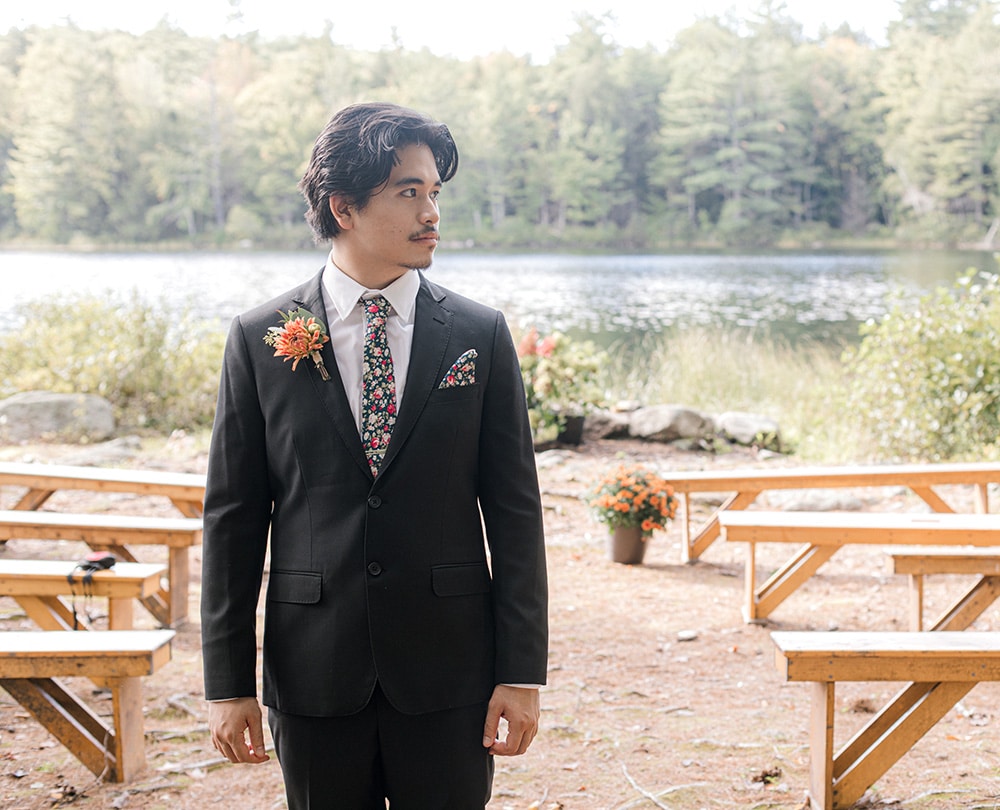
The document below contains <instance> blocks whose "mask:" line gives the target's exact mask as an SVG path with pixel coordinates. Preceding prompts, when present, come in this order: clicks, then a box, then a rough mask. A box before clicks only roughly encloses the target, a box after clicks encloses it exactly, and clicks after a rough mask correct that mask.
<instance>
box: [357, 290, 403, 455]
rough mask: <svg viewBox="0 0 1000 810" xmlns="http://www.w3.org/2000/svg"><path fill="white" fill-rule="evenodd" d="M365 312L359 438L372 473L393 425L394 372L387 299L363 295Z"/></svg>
mask: <svg viewBox="0 0 1000 810" xmlns="http://www.w3.org/2000/svg"><path fill="white" fill-rule="evenodd" d="M360 303H361V307H362V309H364V312H365V347H364V356H363V364H362V368H361V441H362V442H363V443H364V447H365V455H366V456H368V466H369V467H371V470H372V475H378V469H379V466H380V465H381V464H382V458H383V456H385V449H386V447H388V445H389V437H390V436H391V435H392V427H393V425H395V424H396V375H395V373H394V372H393V369H392V355H390V354H389V341H388V339H387V338H386V333H385V324H386V320H387V319H388V317H389V302H388V301H386V299H385V298H383V297H382V296H381V295H378V296H375V297H374V298H368V299H365V298H362V299H361V302H360Z"/></svg>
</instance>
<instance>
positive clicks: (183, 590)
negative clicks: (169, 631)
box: [167, 547, 191, 627]
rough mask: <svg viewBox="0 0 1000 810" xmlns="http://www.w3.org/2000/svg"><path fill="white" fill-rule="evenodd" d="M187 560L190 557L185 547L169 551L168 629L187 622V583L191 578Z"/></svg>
mask: <svg viewBox="0 0 1000 810" xmlns="http://www.w3.org/2000/svg"><path fill="white" fill-rule="evenodd" d="M189 560H190V555H189V554H188V549H187V548H186V547H185V548H171V549H170V550H169V559H168V561H167V570H168V574H169V577H170V592H169V593H168V594H167V599H168V600H169V609H170V615H169V622H170V624H169V626H170V627H179V626H180V625H182V624H184V622H186V621H187V616H188V581H189V580H190V578H191V571H190V563H189Z"/></svg>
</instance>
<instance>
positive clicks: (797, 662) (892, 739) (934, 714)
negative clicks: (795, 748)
mask: <svg viewBox="0 0 1000 810" xmlns="http://www.w3.org/2000/svg"><path fill="white" fill-rule="evenodd" d="M771 639H772V641H773V642H774V644H775V647H776V653H775V664H776V666H777V668H778V671H779V672H780V673H781V674H782V675H783V676H784V678H785V680H787V681H809V682H811V687H812V691H811V693H810V703H811V709H810V717H809V760H810V764H809V771H810V777H809V800H810V803H811V805H812V808H813V810H843V809H844V808H848V807H850V806H851V805H852V804H854V803H855V802H856V801H857V800H858V799H860V798H861V797H862V796H863V795H864V793H865V791H866V790H867V789H868V788H869V787H871V786H872V785H873V784H874V783H875V781H876V780H877V779H878V778H879V777H880V776H882V774H884V773H885V772H886V771H887V770H889V768H891V767H892V766H893V765H894V764H895V763H896V762H897V761H898V760H899V759H900V757H902V756H903V755H904V754H905V753H906V752H907V751H909V750H910V749H911V748H912V747H913V746H914V744H915V743H916V742H917V741H918V740H919V739H920V738H921V737H923V736H924V734H926V733H927V732H928V731H929V730H930V729H931V728H932V727H933V726H934V725H935V724H936V723H937V722H938V721H939V720H940V719H941V718H942V717H944V716H945V715H946V714H947V713H948V712H949V711H951V709H952V708H953V707H954V706H955V704H956V703H958V702H959V701H960V700H961V699H962V698H963V697H965V695H967V694H968V693H969V691H970V690H971V689H972V688H973V687H974V686H975V685H976V684H977V683H980V682H982V681H996V680H1000V633H979V632H972V631H968V632H961V631H953V632H946V631H942V632H938V633H918V632H903V633H890V632H884V633H883V632H876V633H870V632H867V633H866V632H810V631H798V632H777V631H775V632H772V633H771ZM838 681H903V682H909V685H908V686H906V687H905V688H904V689H902V691H900V692H899V693H898V694H897V695H896V696H895V697H894V698H893V699H892V700H890V701H889V703H888V704H886V706H885V707H884V708H883V709H882V710H881V711H880V712H879V713H878V714H876V715H875V716H874V717H873V718H872V719H871V720H870V721H869V722H868V723H867V725H865V726H864V728H862V729H861V730H860V731H858V732H857V733H856V734H855V735H854V736H853V737H852V738H851V739H850V740H849V741H848V742H847V743H846V744H845V745H843V746H842V747H841V748H840V750H839V751H835V749H834V721H835V720H836V718H837V712H836V707H835V701H834V698H835V686H836V683H837V682H838Z"/></svg>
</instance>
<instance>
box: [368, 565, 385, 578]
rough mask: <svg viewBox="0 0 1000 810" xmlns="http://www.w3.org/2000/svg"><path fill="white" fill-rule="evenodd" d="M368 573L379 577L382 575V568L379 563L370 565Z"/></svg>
mask: <svg viewBox="0 0 1000 810" xmlns="http://www.w3.org/2000/svg"><path fill="white" fill-rule="evenodd" d="M368 573H369V574H371V575H372V576H373V577H377V576H378V575H379V574H381V573H382V566H381V565H380V564H379V563H377V562H371V563H368Z"/></svg>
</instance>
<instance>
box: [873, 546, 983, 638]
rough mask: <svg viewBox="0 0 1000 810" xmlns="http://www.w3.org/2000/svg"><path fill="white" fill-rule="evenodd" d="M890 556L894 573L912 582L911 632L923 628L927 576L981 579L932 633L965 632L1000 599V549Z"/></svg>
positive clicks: (903, 552) (904, 550)
mask: <svg viewBox="0 0 1000 810" xmlns="http://www.w3.org/2000/svg"><path fill="white" fill-rule="evenodd" d="M889 556H890V558H891V559H892V570H893V573H894V574H906V575H907V577H908V579H909V592H910V608H909V616H910V629H911V630H922V629H923V626H924V577H926V576H927V575H929V574H957V575H965V576H978V577H979V579H977V580H976V582H975V583H974V584H973V585H972V587H971V588H969V589H968V590H967V591H966V592H965V593H963V594H961V595H960V596H959V598H958V599H957V600H956V601H955V602H954V604H952V606H951V607H950V608H948V609H947V610H946V611H945V612H944V613H942V614H941V616H940V618H938V620H937V621H936V622H934V623H933V625H932V626H931V628H930V629H931V630H964V629H965V628H967V627H969V626H971V625H972V623H973V622H974V621H975V620H976V619H978V618H979V617H980V616H981V615H982V614H983V613H984V612H985V611H986V610H987V609H988V608H989V607H990V606H991V605H992V604H993V603H994V602H995V601H996V600H997V599H998V598H1000V548H902V549H897V550H895V551H890V552H889Z"/></svg>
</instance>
